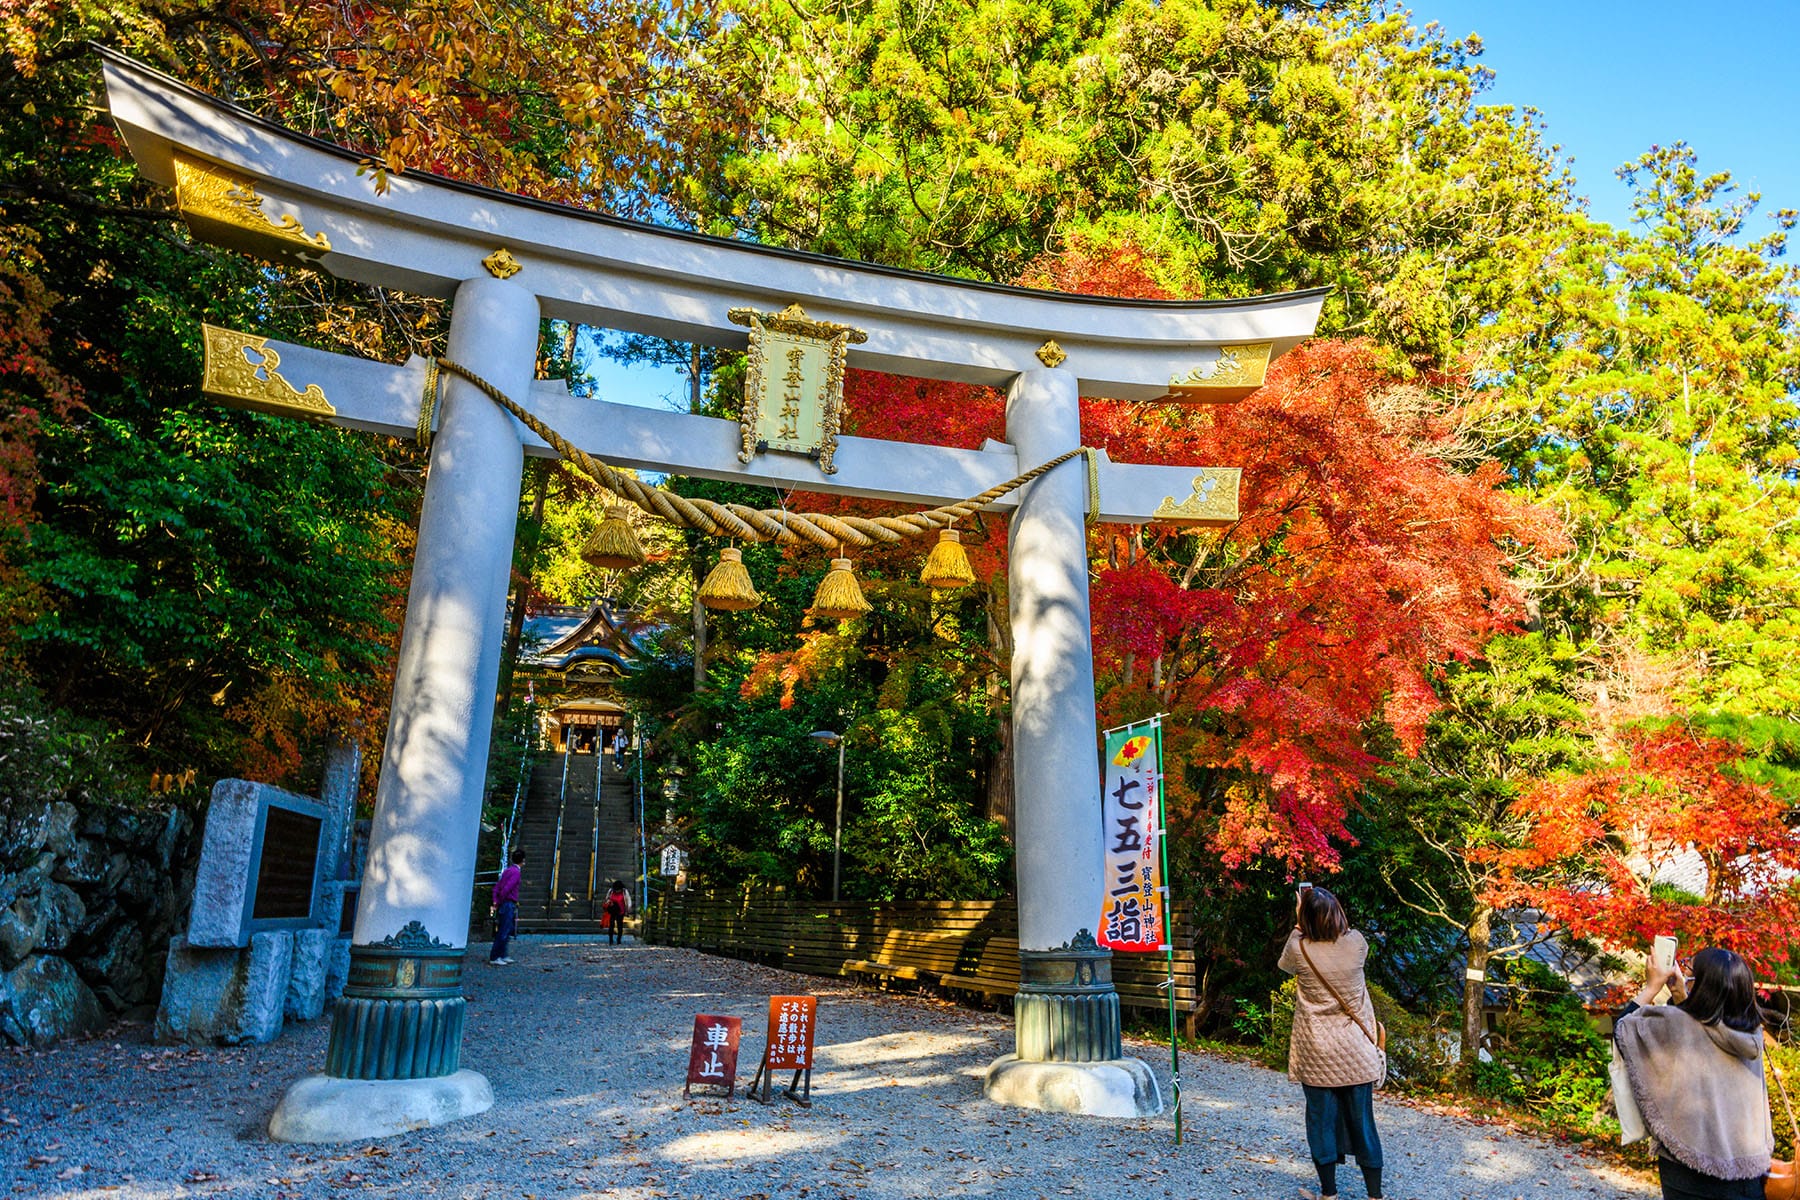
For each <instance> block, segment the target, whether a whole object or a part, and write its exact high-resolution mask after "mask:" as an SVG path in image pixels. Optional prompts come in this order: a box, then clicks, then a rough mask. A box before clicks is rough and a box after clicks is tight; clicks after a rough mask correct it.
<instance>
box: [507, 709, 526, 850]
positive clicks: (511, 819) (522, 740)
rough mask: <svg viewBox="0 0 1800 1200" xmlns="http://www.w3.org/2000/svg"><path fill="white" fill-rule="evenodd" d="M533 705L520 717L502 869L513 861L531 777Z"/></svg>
mask: <svg viewBox="0 0 1800 1200" xmlns="http://www.w3.org/2000/svg"><path fill="white" fill-rule="evenodd" d="M530 729H531V706H530V705H529V704H527V705H526V706H525V713H524V715H523V716H521V717H520V718H519V733H518V742H519V770H518V777H517V778H516V779H514V780H513V798H512V810H511V811H510V812H508V813H507V814H506V826H505V828H503V829H502V830H501V831H500V869H501V870H502V871H504V870H505V869H506V864H507V863H509V862H511V861H512V843H513V832H514V831H515V830H516V829H517V828H518V825H519V807H520V805H521V804H523V803H524V800H525V785H526V784H527V783H528V782H529V781H530V779H531V737H530V735H529V731H530Z"/></svg>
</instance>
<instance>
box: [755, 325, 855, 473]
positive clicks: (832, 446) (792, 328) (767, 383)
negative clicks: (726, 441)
mask: <svg viewBox="0 0 1800 1200" xmlns="http://www.w3.org/2000/svg"><path fill="white" fill-rule="evenodd" d="M726 316H727V317H728V318H729V319H730V321H731V323H732V324H733V325H747V326H749V328H750V360H749V366H748V370H747V372H746V376H745V380H744V406H743V408H742V410H740V412H739V414H738V424H739V426H740V427H741V428H742V430H743V448H742V449H741V450H739V451H738V461H739V462H746V463H747V462H749V461H750V460H751V459H752V458H754V457H755V456H756V455H757V454H759V453H760V452H762V451H764V450H781V451H785V452H787V453H789V454H805V455H808V456H810V457H812V458H815V459H817V460H818V463H819V470H821V471H823V472H824V473H825V474H827V475H832V474H835V473H836V472H837V465H836V463H835V462H834V461H833V459H834V458H835V456H836V454H837V439H838V431H839V428H840V426H841V424H842V418H843V405H844V350H845V347H846V346H848V345H850V344H851V343H853V342H854V343H858V344H860V343H862V342H866V341H868V340H869V335H868V334H867V333H865V332H864V331H863V330H860V329H855V328H852V327H851V326H849V325H839V324H837V323H836V322H833V321H819V320H815V319H814V318H812V317H809V316H807V315H806V310H805V309H803V308H801V307H800V306H799V305H798V304H790V305H788V306H787V307H786V308H784V309H782V310H781V311H780V312H775V313H761V312H757V311H756V310H754V309H749V308H734V309H732V310H730V311H729V312H728V313H726Z"/></svg>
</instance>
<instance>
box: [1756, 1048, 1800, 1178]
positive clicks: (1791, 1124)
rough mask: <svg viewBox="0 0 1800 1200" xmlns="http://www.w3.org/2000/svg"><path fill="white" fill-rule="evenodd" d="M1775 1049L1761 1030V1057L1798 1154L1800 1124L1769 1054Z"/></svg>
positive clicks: (1799, 1149)
mask: <svg viewBox="0 0 1800 1200" xmlns="http://www.w3.org/2000/svg"><path fill="white" fill-rule="evenodd" d="M1773 1049H1775V1039H1774V1038H1773V1037H1771V1036H1769V1031H1768V1030H1766V1029H1765V1030H1763V1057H1764V1058H1765V1059H1767V1060H1768V1063H1769V1073H1770V1074H1771V1075H1773V1076H1775V1090H1776V1091H1778V1092H1780V1093H1781V1107H1782V1108H1783V1109H1785V1110H1786V1112H1787V1119H1788V1128H1789V1129H1791V1130H1793V1131H1794V1140H1793V1142H1792V1143H1790V1144H1791V1145H1792V1146H1793V1147H1794V1148H1795V1153H1796V1154H1800V1122H1796V1121H1795V1120H1794V1106H1793V1105H1792V1104H1790V1103H1788V1094H1787V1082H1786V1081H1785V1080H1783V1079H1782V1077H1781V1068H1780V1067H1779V1066H1777V1065H1776V1063H1775V1056H1774V1055H1773V1054H1771V1053H1770V1051H1771V1050H1773Z"/></svg>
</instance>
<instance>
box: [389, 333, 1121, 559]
mask: <svg viewBox="0 0 1800 1200" xmlns="http://www.w3.org/2000/svg"><path fill="white" fill-rule="evenodd" d="M442 371H448V372H449V373H450V374H452V375H455V376H457V377H458V378H460V379H464V380H466V381H468V382H469V383H471V384H473V385H474V386H475V387H477V388H479V389H480V390H481V391H482V393H483V394H485V395H486V396H487V397H488V398H489V399H490V400H492V401H493V402H494V403H495V404H498V405H499V406H500V407H501V408H504V409H505V410H506V411H507V412H509V413H511V414H512V415H513V416H515V417H517V418H518V420H519V422H520V423H521V424H522V425H524V426H525V427H526V428H527V429H529V430H531V431H532V432H533V433H535V434H537V435H538V436H539V437H541V438H543V439H544V441H545V442H547V443H548V444H549V445H550V447H551V448H552V449H553V450H555V451H556V452H557V454H559V455H561V456H562V458H563V460H564V461H566V462H567V463H569V464H570V465H571V466H573V467H574V468H575V469H577V470H578V471H580V472H581V473H582V474H584V475H586V476H587V477H588V478H589V479H592V480H593V481H594V482H595V483H597V484H599V485H600V486H601V487H603V488H605V489H606V490H607V491H609V492H611V493H612V494H613V495H615V496H617V497H619V498H620V499H621V500H625V501H629V502H630V503H632V504H635V505H636V506H637V507H639V508H641V509H643V510H644V511H645V512H648V513H651V514H652V515H654V516H658V517H661V518H662V519H664V520H665V521H671V522H673V523H675V524H677V525H681V526H685V527H686V528H689V529H698V530H699V531H700V532H702V533H706V534H711V535H715V536H716V535H720V534H723V535H726V536H728V537H733V538H736V539H738V540H740V541H746V542H787V543H796V542H811V543H812V544H813V545H815V546H822V547H824V548H826V549H830V550H836V549H838V548H840V547H843V546H872V545H874V544H875V543H877V542H884V543H895V542H901V541H904V540H906V539H907V538H915V537H921V536H923V535H925V534H927V533H931V532H933V531H935V530H939V529H948V528H950V527H951V526H952V525H954V524H956V522H957V521H959V520H961V519H962V518H964V517H966V516H968V515H969V514H970V513H973V512H975V511H977V510H979V509H981V508H984V507H986V506H987V505H989V504H992V503H993V502H994V501H996V500H998V499H999V498H1000V497H1002V496H1004V495H1006V494H1007V493H1008V492H1012V491H1016V490H1017V489H1019V488H1021V487H1024V486H1025V485H1026V484H1028V483H1030V482H1031V481H1032V480H1034V479H1036V478H1038V477H1039V476H1040V475H1045V474H1048V473H1049V472H1050V471H1052V470H1054V469H1055V468H1057V467H1059V466H1061V465H1062V464H1063V463H1066V462H1068V461H1069V460H1070V459H1072V458H1076V457H1078V456H1079V457H1085V458H1086V459H1087V484H1088V512H1087V523H1088V524H1089V525H1092V524H1093V523H1094V522H1095V521H1096V520H1098V519H1099V515H1100V462H1099V452H1098V451H1096V450H1094V449H1093V448H1091V447H1088V446H1081V447H1078V448H1077V449H1074V450H1070V451H1069V452H1068V453H1066V454H1059V455H1057V456H1056V457H1055V458H1053V459H1050V460H1049V461H1048V462H1044V463H1040V464H1038V465H1037V466H1035V467H1033V468H1032V469H1031V470H1029V471H1026V472H1025V473H1023V474H1021V475H1016V476H1014V477H1013V478H1011V479H1009V480H1007V481H1006V482H1005V483H999V484H995V485H994V486H993V487H991V488H989V489H987V490H986V491H985V492H982V493H980V494H979V495H975V496H970V497H969V498H968V499H967V500H958V501H957V502H956V503H954V504H945V505H941V506H939V507H937V508H928V509H925V510H923V511H921V512H916V513H905V514H902V515H900V516H893V517H860V516H832V515H831V514H829V513H796V512H789V511H787V510H786V509H780V508H751V507H750V506H749V505H747V504H721V503H719V502H718V501H716V500H706V499H701V498H698V497H688V496H677V495H676V494H674V493H673V492H668V491H664V490H663V489H661V488H654V487H651V486H650V485H648V484H646V483H645V482H644V481H643V480H641V479H638V478H637V477H636V476H634V475H630V474H628V473H626V472H624V471H621V470H619V469H617V468H616V467H611V466H608V465H607V464H606V463H603V462H601V461H600V460H599V459H597V458H595V457H594V456H593V455H591V454H589V453H588V452H587V451H585V450H583V449H582V448H581V447H579V446H577V445H575V444H574V443H573V442H571V441H569V439H568V438H565V437H564V436H563V435H562V434H560V433H558V432H557V431H556V430H554V429H552V428H550V426H549V425H547V424H545V423H544V422H543V421H542V420H540V419H538V417H536V416H535V415H533V414H532V413H530V412H528V411H527V410H526V409H525V407H524V406H523V405H521V404H519V403H517V402H516V401H514V400H513V399H512V398H511V397H509V396H507V395H506V394H505V393H504V392H502V391H501V390H500V389H499V388H497V387H495V386H494V385H493V384H491V383H489V382H488V381H487V380H485V379H483V378H482V377H481V376H479V375H477V374H475V372H473V371H471V370H469V369H468V368H467V367H465V366H463V365H461V364H460V363H456V362H452V361H451V360H449V359H447V358H433V359H429V360H427V363H426V370H425V395H424V398H423V400H422V402H421V403H420V406H419V441H420V443H421V444H423V445H427V446H428V445H430V437H431V424H432V419H433V415H434V411H435V409H436V407H437V402H438V391H439V374H440V372H442Z"/></svg>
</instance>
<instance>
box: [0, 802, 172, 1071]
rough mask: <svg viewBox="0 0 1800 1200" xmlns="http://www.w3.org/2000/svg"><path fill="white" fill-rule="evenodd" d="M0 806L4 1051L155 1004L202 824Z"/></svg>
mask: <svg viewBox="0 0 1800 1200" xmlns="http://www.w3.org/2000/svg"><path fill="white" fill-rule="evenodd" d="M0 803H5V804H6V805H7V810H6V813H5V819H4V825H3V826H0V1044H6V1043H9V1042H10V1043H13V1044H21V1045H39V1046H41V1045H44V1044H46V1043H48V1042H51V1041H54V1040H55V1039H57V1038H59V1037H65V1036H67V1035H69V1034H73V1033H81V1032H85V1031H88V1030H91V1029H96V1028H98V1027H100V1026H101V1025H103V1024H105V1023H106V1021H107V1020H108V1018H109V1017H110V1016H111V1015H114V1014H118V1013H122V1012H128V1011H130V1010H132V1009H136V1008H139V1007H140V1006H144V1005H154V1004H155V1003H156V1002H157V997H158V995H159V994H160V993H161V990H162V975H163V962H164V958H165V956H166V955H167V951H168V945H169V938H170V936H171V935H172V934H174V933H176V932H177V931H179V930H180V929H181V927H182V924H183V921H184V920H185V917H186V911H185V910H186V907H187V903H188V898H189V897H190V896H191V895H192V892H193V874H194V866H195V863H196V861H197V859H198V857H199V849H200V836H199V835H200V830H199V825H198V822H196V821H195V820H194V819H193V817H192V816H190V815H189V814H188V813H187V812H186V811H185V810H183V809H181V808H178V807H145V808H114V807H109V806H105V805H84V806H82V807H79V808H78V807H77V806H76V805H74V804H70V803H68V802H66V801H54V802H43V803H24V802H18V801H11V800H0Z"/></svg>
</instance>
